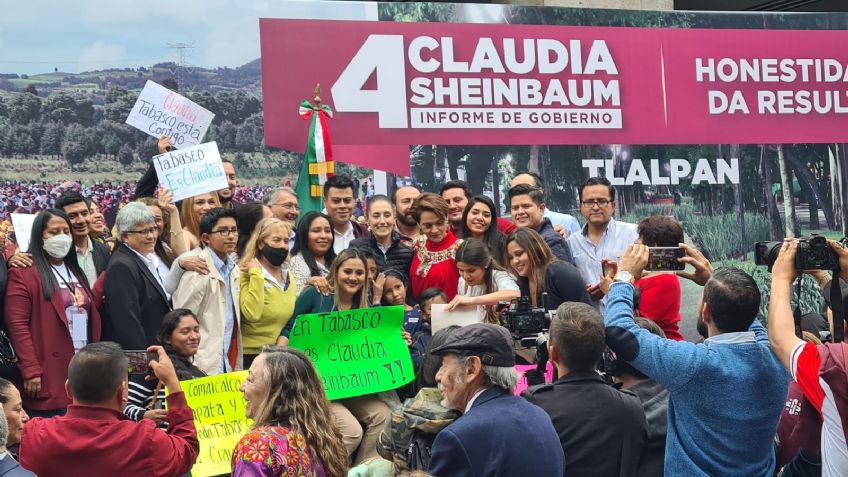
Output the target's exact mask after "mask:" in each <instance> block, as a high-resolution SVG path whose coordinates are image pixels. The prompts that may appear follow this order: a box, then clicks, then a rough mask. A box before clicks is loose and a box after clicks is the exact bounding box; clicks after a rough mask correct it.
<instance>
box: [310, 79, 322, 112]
mask: <svg viewBox="0 0 848 477" xmlns="http://www.w3.org/2000/svg"><path fill="white" fill-rule="evenodd" d="M312 101H313V102H314V103H315V106H318V107H319V108H320V107H321V83H318V84H316V85H315V97H314V98H313V99H312Z"/></svg>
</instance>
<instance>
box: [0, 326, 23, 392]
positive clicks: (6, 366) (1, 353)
mask: <svg viewBox="0 0 848 477" xmlns="http://www.w3.org/2000/svg"><path fill="white" fill-rule="evenodd" d="M19 375H20V372H19V371H18V355H17V354H16V353H15V348H13V347H12V340H11V339H9V333H7V332H6V330H5V329H3V328H2V327H0V378H4V379H7V380H10V381H11V380H13V379H16V378H17V377H18V376H19Z"/></svg>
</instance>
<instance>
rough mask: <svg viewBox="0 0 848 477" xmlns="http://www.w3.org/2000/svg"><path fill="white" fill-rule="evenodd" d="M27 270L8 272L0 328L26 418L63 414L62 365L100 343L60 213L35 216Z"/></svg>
mask: <svg viewBox="0 0 848 477" xmlns="http://www.w3.org/2000/svg"><path fill="white" fill-rule="evenodd" d="M29 252H30V253H31V254H32V261H33V266H32V267H28V268H13V269H11V270H9V284H8V286H7V289H6V302H5V306H4V311H5V319H6V326H7V328H8V330H9V336H10V338H11V340H12V345H13V346H14V348H15V351H16V352H17V354H18V359H19V362H18V368H19V369H20V372H21V377H22V378H23V384H24V386H23V401H24V407H25V408H26V410H27V412H28V413H29V415H30V416H33V417H34V416H55V415H61V414H64V412H65V408H66V407H67V406H68V404H70V400H69V399H68V396H67V394H66V393H65V381H66V380H67V379H68V364H69V363H70V361H71V358H72V357H73V356H74V353H76V352H77V351H79V350H80V349H82V347H83V346H85V345H86V344H88V343H91V342H94V341H99V340H100V314H99V312H98V311H97V307H96V306H94V305H92V299H91V297H92V294H91V288H90V287H89V283H88V281H87V280H86V278H85V274H84V273H83V272H82V270H81V269H80V266H79V264H78V263H77V255H76V252H75V251H74V249H73V241H72V239H71V222H70V220H69V219H68V216H67V215H65V213H64V212H62V211H61V210H58V209H48V210H44V211H42V212H40V213H39V214H38V215H37V216H36V217H35V221H34V222H33V225H32V234H31V237H30V242H29Z"/></svg>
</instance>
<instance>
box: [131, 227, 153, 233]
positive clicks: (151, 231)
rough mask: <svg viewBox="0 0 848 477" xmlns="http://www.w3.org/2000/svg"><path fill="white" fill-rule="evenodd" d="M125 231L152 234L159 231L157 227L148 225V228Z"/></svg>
mask: <svg viewBox="0 0 848 477" xmlns="http://www.w3.org/2000/svg"><path fill="white" fill-rule="evenodd" d="M126 233H128V234H139V235H154V234H158V233H159V229H158V228H156V227H150V228H149V229H142V230H127V231H126Z"/></svg>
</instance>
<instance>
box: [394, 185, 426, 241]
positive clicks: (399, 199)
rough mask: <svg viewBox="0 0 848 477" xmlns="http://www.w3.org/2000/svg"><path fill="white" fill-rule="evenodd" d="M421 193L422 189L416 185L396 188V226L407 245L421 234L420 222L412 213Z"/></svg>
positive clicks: (401, 239)
mask: <svg viewBox="0 0 848 477" xmlns="http://www.w3.org/2000/svg"><path fill="white" fill-rule="evenodd" d="M420 195H421V191H420V190H418V188H417V187H415V186H411V185H408V186H401V187H398V188H397V190H395V193H394V195H393V196H392V203H393V204H395V213H396V214H397V219H396V220H395V228H396V229H397V231H398V233H399V234H400V241H401V243H403V244H404V245H406V246H407V247H411V246H412V242H413V241H414V240H415V239H416V238H417V237H418V236H419V235H420V234H421V231H420V229H419V227H418V222H417V221H416V220H415V216H414V215H413V214H412V203H413V202H415V199H417V198H418V196H420Z"/></svg>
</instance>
